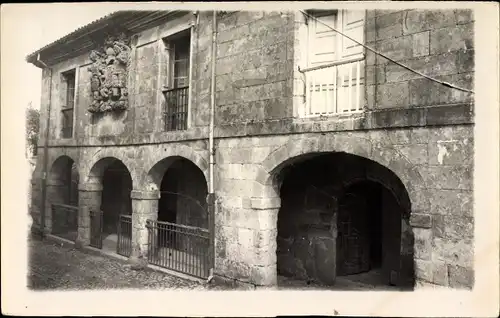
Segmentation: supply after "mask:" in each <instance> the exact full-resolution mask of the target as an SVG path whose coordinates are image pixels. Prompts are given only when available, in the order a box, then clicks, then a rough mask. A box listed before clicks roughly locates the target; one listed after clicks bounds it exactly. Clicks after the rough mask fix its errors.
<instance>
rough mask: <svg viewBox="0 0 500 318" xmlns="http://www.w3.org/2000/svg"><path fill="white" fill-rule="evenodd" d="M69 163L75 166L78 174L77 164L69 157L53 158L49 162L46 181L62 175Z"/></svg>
mask: <svg viewBox="0 0 500 318" xmlns="http://www.w3.org/2000/svg"><path fill="white" fill-rule="evenodd" d="M70 162H71V163H74V164H75V165H76V169H77V171H78V172H80V171H79V169H78V168H79V167H78V162H77V161H76V160H75V159H73V158H71V156H68V155H66V154H64V155H60V156H58V157H56V158H54V159H53V160H52V161H50V162H49V164H48V166H49V170H48V180H51V179H52V178H57V177H59V176H61V175H62V174H64V173H65V171H64V170H65V169H66V165H67V164H69V163H70Z"/></svg>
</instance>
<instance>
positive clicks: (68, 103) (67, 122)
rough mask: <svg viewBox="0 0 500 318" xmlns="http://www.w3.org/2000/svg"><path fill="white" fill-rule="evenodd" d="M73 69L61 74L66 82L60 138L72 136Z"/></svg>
mask: <svg viewBox="0 0 500 318" xmlns="http://www.w3.org/2000/svg"><path fill="white" fill-rule="evenodd" d="M75 75H76V74H75V70H72V71H69V72H66V73H64V74H63V78H64V82H65V84H66V96H65V103H64V105H63V107H62V110H61V112H62V131H61V133H62V134H61V135H62V138H72V137H73V110H74V108H75Z"/></svg>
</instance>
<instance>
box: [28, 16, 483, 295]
mask: <svg viewBox="0 0 500 318" xmlns="http://www.w3.org/2000/svg"><path fill="white" fill-rule="evenodd" d="M218 19H219V21H218V27H217V31H218V34H217V41H218V42H217V43H218V45H217V61H216V96H215V99H216V113H215V116H216V118H215V119H216V128H215V137H216V142H215V145H216V153H215V155H216V166H215V173H216V178H215V180H214V183H215V190H216V197H217V209H216V212H215V213H216V214H215V222H216V231H215V233H214V234H215V243H216V244H215V254H216V255H215V256H216V257H215V272H216V274H217V275H219V276H223V277H226V278H229V279H232V280H235V279H236V280H238V281H242V282H247V283H252V284H254V285H270V284H274V283H276V236H277V230H276V226H277V216H278V210H279V208H280V198H279V191H278V190H277V188H276V182H277V181H276V180H274V176H275V175H277V174H278V172H279V171H281V169H282V168H283V167H284V166H286V165H287V163H289V160H292V161H293V158H295V157H298V156H302V155H304V154H307V153H310V152H318V151H328V152H330V151H344V152H347V153H351V154H355V155H359V156H362V157H366V158H369V159H371V160H374V161H376V162H378V163H380V164H381V165H383V166H385V167H387V168H389V169H390V170H392V171H393V172H394V173H395V174H396V175H397V176H398V177H399V179H401V181H402V183H403V185H404V187H405V188H406V191H407V192H408V195H409V197H410V201H411V217H410V222H406V221H404V222H402V223H403V224H402V230H403V239H402V240H408V239H410V238H411V237H413V236H414V238H415V251H414V252H413V250H412V251H409V250H404V251H402V252H403V253H406V254H408V255H410V254H412V255H413V254H414V257H415V272H416V275H417V278H419V279H423V280H426V281H429V282H433V283H437V284H441V285H448V286H468V287H470V286H471V285H472V284H473V270H472V266H473V265H472V263H473V261H472V259H473V248H472V246H473V243H472V241H473V240H472V239H473V238H472V233H473V224H474V221H473V215H472V177H473V159H472V158H473V140H474V138H473V125H472V124H473V122H474V117H473V107H474V106H473V101H472V98H471V95H470V94H468V93H465V92H461V91H458V90H454V89H451V88H449V87H445V86H442V85H439V84H436V83H434V82H431V81H428V80H426V79H422V78H419V77H418V76H417V75H415V74H413V73H410V72H408V71H406V70H405V69H403V68H401V67H399V66H397V65H394V63H391V62H389V61H387V60H386V59H384V58H382V57H380V56H375V55H373V54H372V53H371V52H369V51H367V52H366V68H365V72H366V75H365V78H366V82H367V85H366V94H365V96H366V105H367V106H368V111H367V112H366V113H363V114H359V115H354V116H351V117H341V118H340V117H332V118H327V119H318V120H297V119H296V118H294V116H295V115H296V112H295V106H296V104H297V102H299V101H300V98H296V97H300V96H295V95H297V94H298V93H297V91H300V87H301V85H303V84H301V82H300V81H298V80H296V79H297V78H296V77H297V74H296V73H297V72H296V71H295V70H296V69H297V66H298V63H299V58H298V56H299V52H300V49H301V46H300V41H298V40H297V36H298V33H299V32H298V29H299V28H300V25H301V24H302V23H303V21H302V20H300V19H299V18H298V16H297V15H294V14H288V15H286V14H285V15H281V14H280V13H277V12H229V13H226V14H223V15H219V17H218ZM190 20H191V16H190V15H189V14H187V15H185V16H183V17H179V19H173V20H170V21H166V22H164V23H163V24H161V25H158V26H156V27H154V28H152V29H149V30H146V31H144V32H141V34H137V35H136V37H134V39H133V41H132V46H133V48H132V64H131V72H130V74H134V76H131V77H130V78H129V87H130V108H129V109H128V110H127V111H126V112H124V113H122V114H121V115H105V116H101V117H100V118H94V119H92V116H91V115H90V114H89V113H87V106H88V104H89V103H90V101H91V99H90V84H89V79H90V74H89V73H88V72H87V71H86V67H87V66H88V65H89V62H90V61H89V59H88V55H87V54H86V55H82V56H80V57H77V58H74V59H71V60H68V61H65V62H64V63H61V64H60V65H56V66H54V67H53V68H52V74H50V72H48V71H46V70H45V71H44V72H43V78H42V102H41V127H40V128H41V129H40V131H45V128H46V127H45V125H46V123H45V120H44V118H46V116H47V106H48V103H49V100H50V104H51V113H50V119H51V124H50V125H51V128H50V130H49V133H50V135H49V149H48V169H50V167H52V165H53V163H54V161H55V160H56V159H57V158H58V157H59V156H62V155H67V156H68V157H70V158H72V159H73V160H74V161H75V162H76V163H77V166H78V171H79V174H80V185H81V192H80V197H79V201H80V209H81V217H80V225H81V228H82V230H81V231H80V233H79V240H80V241H82V242H84V243H85V242H87V241H88V239H89V238H88V233H87V232H85V231H86V230H85V229H88V226H89V225H88V208H89V207H90V206H95V205H97V204H98V201H99V200H98V199H96V198H97V197H96V196H95V195H93V194H92V193H93V192H92V190H95V189H94V188H93V186H89V184H90V185H93V184H94V181H95V178H96V177H97V175H94V170H93V167H94V166H95V164H96V163H97V162H99V161H100V160H101V159H105V158H107V157H114V158H117V159H119V160H120V161H122V162H123V163H124V164H125V166H126V167H127V169H128V170H129V172H130V174H131V178H132V186H133V189H134V191H135V192H134V191H133V192H134V195H133V198H132V201H133V202H132V205H133V209H134V211H135V210H136V209H137V211H138V212H137V214H136V215H134V217H133V227H134V233H135V234H134V236H136V237H140V239H138V241H137V242H135V243H134V244H135V245H134V251H135V252H134V255H135V257H137V256H138V255H142V256H144V249H145V248H146V246H147V232H146V231H145V230H144V226H143V225H144V224H145V223H144V222H145V218H146V217H154V213H155V212H154V211H156V210H155V209H157V192H155V191H158V190H159V186H160V184H159V182H158V180H161V179H159V176H157V175H155V173H156V172H155V171H156V170H155V169H153V168H154V167H155V165H156V164H157V163H158V162H160V161H162V160H163V159H164V158H167V157H171V156H181V157H184V158H187V159H188V160H190V161H192V162H193V163H194V164H195V165H196V166H198V168H200V170H201V171H203V173H204V176H205V179H206V180H208V158H209V152H208V150H207V148H208V142H207V137H208V129H207V126H208V123H209V109H210V64H211V61H210V59H211V35H212V27H211V26H212V21H211V13H210V12H201V13H200V18H199V25H198V27H196V28H195V31H194V37H195V39H194V42H193V48H194V50H193V58H194V61H195V62H194V64H195V65H194V66H195V67H193V81H192V87H193V94H192V97H193V99H192V105H191V108H192V113H191V116H192V117H191V123H190V124H191V125H190V127H189V129H188V130H186V131H178V132H168V133H167V132H163V131H162V129H163V128H162V127H163V122H162V109H163V96H161V93H160V90H159V89H160V87H159V86H161V72H162V70H163V64H162V58H161V54H159V53H160V52H161V51H162V50H161V48H162V47H161V45H162V38H163V37H164V36H167V35H169V34H172V33H174V31H175V32H177V31H179V30H181V29H183V28H186V27H187V26H189V21H190ZM472 20H473V17H472V15H471V12H470V11H463V10H447V11H422V10H404V11H397V12H395V11H384V10H375V11H368V12H367V20H366V31H365V35H366V41H367V44H368V45H370V46H371V47H373V48H375V49H377V50H379V51H381V52H382V53H384V54H386V55H388V56H389V57H391V58H393V59H394V60H396V61H400V62H403V63H405V64H407V65H409V66H411V67H413V68H415V69H417V70H418V71H421V72H423V73H426V74H428V75H431V76H435V77H436V78H438V79H441V80H445V81H449V82H451V83H453V84H456V85H459V86H463V87H466V88H472V84H473V80H472V79H473V76H474V63H473V55H474V47H473V44H474V43H473V41H472V38H473V35H472V34H473V31H472V30H473V22H472ZM75 67H78V69H79V70H78V72H77V74H78V76H77V78H78V80H77V87H78V89H77V98H76V107H75V112H76V114H75V118H76V120H75V138H73V139H68V140H62V139H59V131H60V120H61V119H60V107H61V105H62V101H61V100H62V92H63V90H62V86H61V85H62V84H61V78H60V72H62V71H65V70H68V69H72V68H75ZM294 78H295V80H294ZM49 96H50V98H49ZM294 96H295V97H294ZM44 141H45V136H44V135H42V136H41V138H40V143H39V147H41V146H42V145H43V144H44ZM39 154H40V156H38V158H37V167H36V169H35V172H34V179H33V206H32V209H33V210H32V215H33V216H34V223H35V224H36V223H37V222H38V226H39V222H40V204H41V202H42V201H41V188H40V185H41V178H42V172H43V170H44V169H43V150H42V149H39ZM160 170H161V169H160ZM98 190H99V189H98ZM99 191H100V190H99ZM94 192H95V191H94ZM48 199H49V200H48V202H50V200H52V199H51V198H48ZM150 201H151V202H150ZM154 202H156V203H154ZM155 204H156V205H155ZM86 211H87V212H86ZM86 213H87V214H86ZM134 213H135V212H134ZM410 225H411V227H410ZM410 233H411V235H410ZM402 246H407V245H405V244H403V243H402ZM141 253H142V254H141Z"/></svg>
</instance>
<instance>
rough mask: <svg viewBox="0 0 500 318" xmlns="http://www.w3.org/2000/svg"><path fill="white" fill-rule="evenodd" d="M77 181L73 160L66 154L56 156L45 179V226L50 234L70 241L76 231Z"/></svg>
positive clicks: (76, 170)
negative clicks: (46, 218) (46, 215)
mask: <svg viewBox="0 0 500 318" xmlns="http://www.w3.org/2000/svg"><path fill="white" fill-rule="evenodd" d="M78 182H79V175H78V169H77V166H76V163H75V161H74V160H73V159H71V158H70V157H68V156H61V157H59V158H57V159H56V160H55V161H54V163H53V164H52V166H51V169H50V170H49V175H48V180H47V208H46V211H49V213H48V215H49V216H50V217H49V218H48V220H47V226H48V228H49V229H50V230H51V233H52V234H54V235H57V236H60V237H63V238H66V239H69V240H71V241H74V240H76V236H77V231H78Z"/></svg>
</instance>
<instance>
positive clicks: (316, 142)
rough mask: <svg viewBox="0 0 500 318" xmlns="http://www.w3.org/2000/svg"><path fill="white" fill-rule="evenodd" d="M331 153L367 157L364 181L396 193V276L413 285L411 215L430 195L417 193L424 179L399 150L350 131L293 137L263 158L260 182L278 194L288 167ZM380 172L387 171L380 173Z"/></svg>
mask: <svg viewBox="0 0 500 318" xmlns="http://www.w3.org/2000/svg"><path fill="white" fill-rule="evenodd" d="M332 153H344V154H348V155H354V156H355V157H358V158H361V159H364V160H366V162H367V164H368V166H369V167H370V168H368V169H367V172H366V173H365V175H364V176H363V178H364V180H369V181H372V182H375V183H378V184H380V185H382V186H383V187H384V188H386V189H387V190H389V191H390V192H391V194H393V196H394V198H396V200H397V201H398V203H399V204H400V207H401V214H400V215H401V219H400V224H401V227H400V230H401V232H400V233H401V234H400V241H399V245H400V247H399V250H400V260H399V270H398V273H397V275H398V276H397V277H398V278H396V279H397V280H398V281H399V282H400V283H398V284H401V286H402V287H404V288H413V284H414V277H415V273H414V259H413V244H414V239H413V233H412V229H411V227H410V215H411V212H412V205H413V204H414V203H415V202H416V203H418V204H420V206H421V205H422V204H428V198H426V197H425V196H424V197H423V198H422V197H417V196H416V195H417V194H418V191H424V189H425V188H426V186H425V182H424V180H423V178H422V176H421V175H420V173H419V172H418V170H417V168H416V167H415V166H414V165H413V164H412V163H411V162H410V161H409V160H408V158H406V157H405V156H404V155H403V154H401V152H399V151H398V150H397V149H395V148H393V147H391V146H390V145H380V144H377V145H376V146H375V145H373V144H372V142H371V140H370V139H369V138H361V137H356V136H352V135H351V134H347V135H345V136H335V135H328V136H325V135H319V136H315V137H312V138H303V139H299V140H297V141H296V140H294V139H291V140H290V141H289V142H287V143H286V144H284V145H282V146H281V147H279V148H278V149H277V150H275V151H274V152H272V153H270V154H269V155H268V156H267V157H266V158H265V159H264V160H263V162H262V168H263V170H265V171H266V174H265V177H262V178H261V181H259V182H260V183H262V184H264V185H268V188H271V189H272V192H273V196H278V197H279V196H280V188H281V184H282V182H283V179H282V177H283V175H284V173H283V172H284V170H285V169H288V168H289V167H290V166H291V165H293V164H298V163H300V162H302V161H306V160H308V159H311V158H314V157H316V156H319V155H323V154H332ZM381 171H384V172H385V173H380V172H381ZM360 178H361V176H359V178H358V177H357V176H355V175H353V176H352V177H351V178H348V179H347V180H346V182H345V184H343V185H344V186H348V185H350V184H354V183H356V182H357V181H359V180H360ZM418 200H424V201H425V202H424V203H422V202H421V201H420V202H418ZM391 275H392V274H391ZM391 280H392V277H391Z"/></svg>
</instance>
